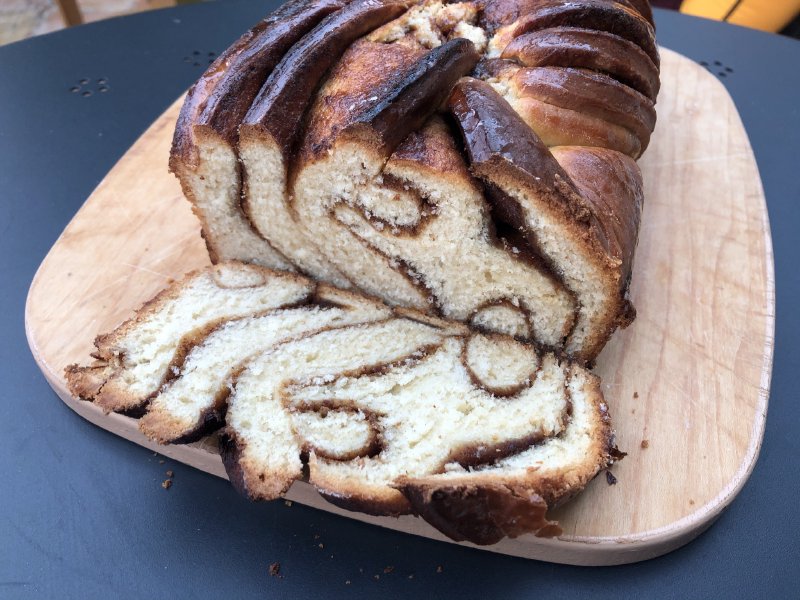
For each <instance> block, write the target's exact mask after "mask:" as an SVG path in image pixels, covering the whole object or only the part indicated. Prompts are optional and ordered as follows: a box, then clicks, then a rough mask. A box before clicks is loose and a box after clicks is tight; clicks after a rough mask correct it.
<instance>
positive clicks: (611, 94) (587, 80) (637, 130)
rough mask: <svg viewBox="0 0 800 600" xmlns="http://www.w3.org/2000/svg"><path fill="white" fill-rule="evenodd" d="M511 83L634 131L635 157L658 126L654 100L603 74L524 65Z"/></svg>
mask: <svg viewBox="0 0 800 600" xmlns="http://www.w3.org/2000/svg"><path fill="white" fill-rule="evenodd" d="M511 84H512V86H514V87H515V88H516V89H517V90H518V92H517V93H518V94H519V95H520V96H521V97H523V98H526V97H527V98H534V99H536V100H539V101H540V102H544V103H546V104H552V105H554V106H559V107H562V108H567V109H569V110H573V111H576V112H579V113H581V114H582V115H585V116H588V117H594V118H598V119H602V120H603V121H605V122H607V123H610V124H613V125H618V126H620V127H624V128H626V129H628V130H630V131H631V132H632V133H633V134H634V135H635V136H636V138H637V139H638V140H639V151H638V153H636V154H635V155H634V158H636V157H638V156H639V155H641V153H642V152H644V150H645V149H646V148H647V144H648V143H649V141H650V134H651V132H652V131H653V129H654V128H655V124H656V111H655V108H654V106H653V103H652V102H651V101H650V100H648V99H647V98H646V97H645V96H643V95H642V94H640V93H639V92H636V91H634V90H633V89H632V88H630V87H628V86H626V85H623V84H621V83H619V82H618V81H616V80H614V79H612V78H610V77H608V76H607V75H603V74H601V73H595V72H593V71H587V70H583V69H572V68H557V67H538V68H521V69H519V70H518V71H517V72H516V73H515V74H514V76H513V78H512V80H511ZM565 125H566V126H568V124H565ZM598 145H599V144H598Z"/></svg>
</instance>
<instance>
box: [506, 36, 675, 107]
mask: <svg viewBox="0 0 800 600" xmlns="http://www.w3.org/2000/svg"><path fill="white" fill-rule="evenodd" d="M501 58H505V59H511V60H515V61H516V62H518V63H519V64H521V65H523V66H525V67H571V68H576V69H577V68H582V69H591V70H593V71H597V72H600V73H604V74H606V75H609V76H610V77H613V78H614V79H616V80H617V81H619V82H620V83H623V84H625V85H627V86H630V87H631V88H633V89H635V90H636V91H638V92H639V93H641V94H643V95H644V96H646V97H647V98H649V99H650V100H652V101H653V102H655V99H656V96H657V95H658V89H659V87H660V81H659V77H658V68H657V67H656V65H655V64H654V63H653V61H652V60H651V59H650V57H648V56H647V54H645V53H644V52H643V51H642V50H641V48H639V47H638V46H637V45H636V44H634V43H632V42H629V41H628V40H626V39H624V38H621V37H619V36H618V35H614V34H612V33H608V32H606V31H594V30H591V29H580V28H577V27H553V28H551V29H543V30H540V31H532V32H530V33H526V34H524V35H521V36H519V37H517V38H515V39H513V40H512V41H511V42H510V43H509V44H508V45H507V46H506V47H505V50H503V53H502V54H501Z"/></svg>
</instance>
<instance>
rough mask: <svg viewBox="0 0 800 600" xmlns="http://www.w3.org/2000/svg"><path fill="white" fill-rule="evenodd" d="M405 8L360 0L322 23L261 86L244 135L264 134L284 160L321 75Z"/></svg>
mask: <svg viewBox="0 0 800 600" xmlns="http://www.w3.org/2000/svg"><path fill="white" fill-rule="evenodd" d="M406 8H408V2H407V1H406V0H358V1H356V2H353V3H351V4H349V5H348V6H347V7H345V8H344V9H342V10H340V11H339V12H337V13H335V14H332V15H330V16H329V17H327V18H326V19H324V20H323V21H322V22H321V23H320V24H319V25H318V26H317V27H316V28H314V30H313V31H311V32H310V33H309V34H308V35H306V36H305V37H303V39H302V40H301V41H300V42H299V43H298V44H297V45H295V46H294V47H293V48H292V50H291V51H290V52H289V53H288V54H287V55H286V56H285V57H284V58H283V60H282V61H281V62H280V64H279V65H278V66H277V68H276V69H275V71H274V72H273V73H272V75H271V76H270V77H269V79H268V80H267V82H266V83H265V84H264V87H263V88H262V89H261V92H260V93H259V94H258V96H257V97H256V98H255V100H254V101H253V103H252V106H251V107H250V110H249V111H248V112H247V115H246V116H245V118H244V120H243V121H242V131H243V134H245V135H256V134H257V133H268V134H269V135H270V136H271V137H272V139H273V140H274V141H275V143H276V144H277V145H278V146H279V147H280V148H281V150H282V152H283V154H284V156H285V157H287V158H288V157H289V156H290V155H291V152H292V149H293V147H294V142H295V140H296V139H297V138H298V137H299V133H300V132H301V130H302V126H301V121H302V118H303V115H304V114H305V112H306V108H307V106H308V103H309V102H310V100H311V95H312V93H313V92H314V91H315V89H316V88H317V85H318V83H319V81H320V79H321V78H322V77H323V75H325V74H326V72H327V71H328V70H329V69H330V67H331V65H333V64H334V63H335V62H336V60H337V59H338V58H339V57H340V56H341V54H342V53H343V52H344V51H345V50H346V49H347V48H348V47H349V46H350V45H351V44H352V43H353V42H354V41H355V40H356V39H358V38H360V37H361V36H363V35H364V34H366V33H369V32H370V31H372V30H373V29H375V28H376V27H379V26H380V25H383V24H384V23H386V22H387V21H389V20H391V19H393V18H395V17H397V16H399V15H400V14H401V13H403V12H404V11H405V10H406ZM240 121H241V119H240Z"/></svg>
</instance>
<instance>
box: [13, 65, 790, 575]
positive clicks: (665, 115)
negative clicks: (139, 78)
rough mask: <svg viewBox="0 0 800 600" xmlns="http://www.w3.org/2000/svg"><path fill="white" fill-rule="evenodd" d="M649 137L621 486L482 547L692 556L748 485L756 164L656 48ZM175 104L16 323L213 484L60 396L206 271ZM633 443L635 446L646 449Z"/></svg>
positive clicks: (757, 356)
mask: <svg viewBox="0 0 800 600" xmlns="http://www.w3.org/2000/svg"><path fill="white" fill-rule="evenodd" d="M662 58H663V65H662V68H663V71H662V80H663V87H662V91H661V94H660V95H659V98H658V113H659V115H658V126H657V128H656V132H655V134H654V136H653V141H652V144H651V146H650V148H649V150H648V151H647V153H646V155H645V157H644V158H643V159H642V160H641V166H642V171H643V175H644V181H645V188H646V189H645V193H646V202H645V209H644V218H643V223H642V229H641V234H640V240H639V247H638V251H637V255H636V264H635V269H634V276H633V285H632V298H633V302H634V304H635V305H636V308H637V310H638V317H637V319H636V321H635V322H634V323H633V325H632V326H631V327H629V328H628V329H626V330H623V331H619V332H617V333H616V334H615V336H614V337H613V339H612V340H611V342H610V343H609V344H608V346H607V347H606V349H605V350H604V351H603V353H602V354H601V356H600V359H599V361H598V365H597V368H596V372H597V373H598V374H599V375H600V376H601V377H602V379H603V391H604V392H605V394H606V398H607V401H608V404H609V406H610V409H611V414H612V416H613V418H614V423H615V426H616V430H617V442H618V445H619V447H620V448H621V449H622V450H624V451H626V452H627V453H628V456H627V458H625V459H624V460H623V461H622V462H621V463H619V464H618V465H616V466H615V467H614V469H613V472H614V474H615V475H616V477H617V479H618V483H617V484H616V485H613V486H612V485H609V484H608V483H607V481H606V477H604V476H602V474H601V476H600V477H598V478H597V479H595V480H594V481H593V482H592V483H591V484H590V485H589V487H588V488H587V490H586V491H585V492H584V493H583V494H582V495H580V496H579V497H578V498H576V499H575V500H573V501H572V502H570V503H569V504H568V505H567V506H565V507H563V508H562V509H560V510H558V511H557V512H556V514H555V515H554V516H555V517H557V518H558V519H559V520H560V522H561V524H562V526H563V528H564V534H563V536H561V537H560V538H558V539H549V540H545V539H538V538H535V537H532V536H523V537H521V538H518V539H515V540H505V541H503V542H501V543H499V544H497V545H495V546H491V547H488V548H487V549H488V550H492V551H496V552H502V553H507V554H513V555H518V556H523V557H529V558H536V559H542V560H548V561H553V562H564V563H573V564H594V565H600V564H617V563H626V562H633V561H637V560H644V559H647V558H651V557H654V556H657V555H659V554H663V553H665V552H668V551H670V550H672V549H674V548H677V547H679V546H681V545H682V544H684V543H686V542H688V541H689V540H691V539H692V538H694V537H695V536H696V535H698V534H699V533H700V532H702V531H703V530H704V529H705V528H707V527H708V526H709V525H710V524H711V523H712V522H713V520H714V519H715V518H716V517H717V516H718V515H719V513H720V512H721V511H722V510H723V509H724V508H725V507H726V506H727V505H728V504H729V503H730V502H731V500H733V498H734V496H735V495H736V494H737V492H738V491H739V490H740V489H741V487H742V485H743V484H744V482H745V481H746V479H747V477H748V475H749V474H750V472H751V470H752V468H753V465H754V463H755V460H756V458H757V456H758V451H759V448H760V445H761V438H762V434H763V431H764V422H765V418H766V412H767V398H768V393H769V382H770V373H771V368H772V347H773V328H774V281H773V260H772V244H771V240H770V233H769V223H768V220H767V212H766V206H765V202H764V195H763V191H762V188H761V182H760V179H759V175H758V170H757V167H756V164H755V160H754V158H753V153H752V150H751V148H750V144H749V142H748V139H747V135H746V133H745V131H744V128H743V126H742V123H741V120H740V118H739V115H738V113H737V111H736V109H735V107H734V105H733V102H732V101H731V99H730V97H729V96H728V94H727V92H726V91H725V88H724V87H723V86H722V85H721V84H720V83H719V82H718V81H717V80H716V79H715V78H714V77H713V76H712V75H710V74H709V73H708V72H707V71H706V70H705V69H703V68H701V67H700V66H698V65H696V64H695V63H693V62H691V61H690V60H688V59H686V58H684V57H682V56H680V55H678V54H675V53H674V52H671V51H668V50H665V51H663V54H662ZM179 106H180V101H179V102H176V103H175V104H174V105H173V106H171V107H170V108H169V109H168V110H167V111H166V112H165V113H164V114H163V115H162V116H161V117H159V119H158V120H157V121H156V122H155V123H154V124H153V125H152V126H151V127H150V129H149V130H148V131H147V132H146V133H145V134H144V135H143V136H142V137H141V138H140V139H139V140H138V141H137V142H136V143H135V144H134V145H133V147H132V148H131V149H130V150H129V151H128V153H127V154H126V155H125V156H124V157H123V158H122V159H121V160H120V161H119V163H117V165H116V166H115V167H114V168H113V169H112V170H111V172H110V173H109V174H108V176H107V177H106V178H105V179H104V180H103V182H102V183H101V184H100V185H99V186H98V188H97V189H96V190H95V191H94V192H93V193H92V195H91V196H90V197H89V199H88V200H87V201H86V203H85V204H84V206H83V207H82V208H81V209H80V211H79V212H78V214H77V215H76V216H75V218H74V219H73V220H72V222H71V223H70V224H69V225H68V227H67V228H66V230H65V231H64V233H63V234H62V235H61V237H60V238H59V240H58V242H57V243H56V244H55V246H54V247H53V248H52V250H51V251H50V253H49V254H48V256H47V257H46V258H45V260H44V262H43V263H42V265H41V267H40V268H39V272H38V273H37V275H36V277H35V279H34V281H33V284H32V285H31V289H30V294H29V297H28V304H27V310H26V327H27V332H28V339H29V343H30V346H31V349H32V351H33V354H34V357H35V358H36V360H37V361H38V363H39V365H40V366H41V368H42V371H43V372H44V374H45V376H46V377H47V379H48V381H49V382H50V384H51V385H52V386H53V388H54V389H55V391H56V392H57V393H58V395H59V396H60V397H61V398H62V400H64V402H66V403H67V404H68V405H69V406H70V407H71V408H72V409H74V410H75V411H76V412H78V413H79V414H81V415H82V416H84V417H85V418H87V419H88V420H90V421H91V422H93V423H95V424H97V425H99V426H100V427H103V428H105V429H108V430H110V431H113V432H115V433H117V434H118V435H121V436H123V437H125V438H127V439H129V440H132V441H134V442H136V443H137V444H140V445H142V446H145V447H147V448H150V449H153V450H157V451H158V452H160V453H162V454H165V455H167V456H170V457H171V458H174V459H176V460H179V461H182V462H184V463H186V464H189V465H192V466H195V467H197V468H199V469H202V470H204V471H207V472H209V473H213V474H215V475H218V476H220V477H225V472H224V469H223V467H222V463H221V461H220V459H219V456H218V455H217V454H216V451H215V446H214V444H213V440H205V441H202V442H199V443H197V444H194V445H191V446H167V447H164V446H157V445H155V444H153V443H151V442H149V441H147V440H146V439H145V438H144V437H143V436H142V435H141V434H140V433H139V431H138V429H137V424H136V421H134V420H132V419H129V418H127V417H123V416H120V415H104V414H103V413H102V412H101V411H100V410H99V409H97V408H96V407H95V406H94V405H92V404H89V403H86V402H80V401H77V400H75V399H74V398H72V397H71V396H70V394H69V392H68V391H67V389H66V386H65V383H64V377H63V369H64V367H65V366H66V365H67V364H70V363H73V362H82V363H86V362H87V360H88V355H89V353H90V352H91V351H92V340H93V339H94V337H95V335H96V334H98V333H101V332H106V331H109V330H111V329H112V328H114V327H115V326H116V325H117V324H119V323H120V322H121V321H122V320H124V319H125V318H127V317H128V316H129V315H130V314H131V311H132V310H133V309H135V308H137V307H138V306H139V305H140V304H141V303H142V302H144V301H145V300H147V299H148V298H150V297H151V296H153V295H154V294H155V293H156V292H157V291H158V290H160V289H161V288H162V287H164V286H165V285H166V284H167V283H168V282H169V280H170V278H177V277H179V276H180V275H182V274H183V273H185V272H186V271H189V270H190V269H194V268H197V267H201V266H203V265H205V264H206V263H207V262H208V258H207V255H206V252H205V248H204V245H203V243H202V241H201V239H200V236H199V231H198V224H197V222H196V220H195V219H194V217H193V216H192V214H191V211H190V209H189V204H188V203H187V202H186V201H185V200H184V199H183V197H182V195H181V191H180V188H179V186H178V183H177V181H176V180H175V179H174V178H173V177H172V176H171V175H170V174H169V173H168V172H167V155H168V151H169V144H170V139H171V135H172V130H173V126H174V123H175V119H176V116H177V113H178V109H179ZM644 446H647V447H644ZM288 498H290V499H292V500H296V501H298V502H301V503H303V504H308V505H311V506H315V507H318V508H321V509H324V510H329V511H331V512H335V513H338V514H346V515H347V516H350V517H352V518H355V519H359V520H362V521H367V522H370V523H375V524H378V525H381V526H384V527H389V528H392V529H400V530H403V531H407V532H411V533H415V534H418V535H424V536H428V537H433V538H437V539H445V538H444V537H443V536H442V535H440V534H439V533H438V532H437V531H435V530H434V529H433V528H431V527H429V526H428V525H426V524H425V523H424V522H422V521H421V520H419V519H416V518H413V517H403V518H400V519H394V518H375V517H368V516H365V515H360V514H356V513H349V512H346V511H343V510H340V509H338V508H335V507H333V506H331V505H329V504H327V503H325V502H324V501H323V500H322V499H321V498H320V497H319V496H318V495H317V493H316V492H315V491H314V490H313V489H312V488H311V487H310V486H308V485H307V484H304V483H296V484H295V485H294V486H293V487H292V489H291V490H290V491H289V494H288Z"/></svg>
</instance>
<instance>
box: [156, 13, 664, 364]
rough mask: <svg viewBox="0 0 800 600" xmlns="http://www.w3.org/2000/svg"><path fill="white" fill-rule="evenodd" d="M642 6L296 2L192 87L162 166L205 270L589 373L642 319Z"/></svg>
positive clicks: (651, 83) (651, 66)
mask: <svg viewBox="0 0 800 600" xmlns="http://www.w3.org/2000/svg"><path fill="white" fill-rule="evenodd" d="M658 89H659V56H658V50H657V46H656V43H655V33H654V28H653V24H652V14H651V11H650V7H649V4H648V2H647V1H646V0H618V1H614V0H573V1H570V2H566V1H560V0H481V1H475V2H457V3H449V4H448V3H443V2H441V1H440V0H420V1H413V0H353V1H351V2H347V1H346V0H293V1H292V2H290V3H289V4H287V5H285V6H284V7H283V8H281V9H279V11H277V12H276V13H275V14H274V15H273V16H270V17H268V18H267V19H265V20H264V21H262V22H261V23H259V24H258V25H257V26H256V27H255V28H254V29H252V30H251V31H249V32H247V33H246V34H245V35H243V36H242V38H240V39H239V40H238V41H237V42H235V43H234V45H233V46H231V48H230V49H229V50H228V51H227V52H226V53H224V54H223V55H222V56H221V57H220V58H219V59H218V60H217V61H216V62H215V63H214V64H213V65H212V66H211V67H210V68H209V70H208V71H207V72H206V73H205V74H204V75H203V76H202V77H201V78H200V80H199V81H198V82H197V83H196V84H195V86H194V87H193V88H192V89H191V90H190V91H189V94H188V96H187V99H186V101H185V104H184V107H183V110H182V111H181V116H180V119H179V121H178V125H177V127H176V131H175V138H174V143H173V148H172V153H171V159H170V166H171V169H172V171H173V172H174V173H175V174H176V175H177V176H178V178H179V179H180V181H181V184H182V186H183V189H184V192H185V194H186V196H187V198H188V199H189V200H190V201H191V202H192V205H193V209H194V211H195V213H196V214H197V215H198V217H199V218H200V221H201V223H202V231H203V236H204V238H205V240H206V243H207V246H208V248H209V253H210V255H211V257H212V260H224V259H238V260H243V261H247V262H253V263H257V264H261V265H264V266H268V267H273V268H279V269H286V270H292V271H295V272H299V273H303V274H306V275H308V276H311V277H313V278H315V279H317V280H319V281H325V282H328V283H331V284H333V285H336V286H338V287H341V288H348V289H357V290H360V291H362V292H365V293H367V294H369V295H372V296H376V297H379V298H381V299H382V300H383V301H385V302H387V303H388V304H390V305H393V306H402V307H407V308H414V309H417V310H421V311H424V312H427V313H429V314H432V315H435V316H439V317H444V318H448V319H454V320H458V321H461V322H464V323H467V324H470V325H471V326H473V327H475V328H478V329H481V330H483V331H486V332H499V333H505V334H509V335H512V336H514V337H516V338H518V339H520V340H524V341H535V342H537V343H539V344H541V345H542V346H544V347H547V348H552V349H555V350H558V351H563V352H565V353H566V354H567V355H569V356H570V357H572V358H574V359H575V360H579V361H582V362H584V363H585V364H591V363H592V361H593V360H594V359H595V358H596V356H597V354H598V353H599V352H600V351H601V350H602V348H603V346H604V345H605V343H606V342H607V341H608V339H609V337H610V336H611V335H612V333H613V332H614V330H615V329H616V328H617V327H619V326H626V325H627V324H628V323H630V322H631V320H632V319H633V317H634V315H635V311H634V309H633V307H632V306H631V304H630V302H629V301H628V289H629V285H630V276H631V271H632V266H633V258H634V252H635V247H636V242H637V237H638V231H639V223H640V217H641V211H642V207H643V194H642V180H641V173H640V171H639V167H638V166H637V164H636V162H635V160H636V159H637V158H638V157H639V156H641V154H642V153H643V152H644V150H645V149H646V147H647V145H648V143H649V139H650V134H651V133H652V131H653V128H654V126H655V118H656V115H655V108H654V103H655V99H656V95H657V93H658Z"/></svg>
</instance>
